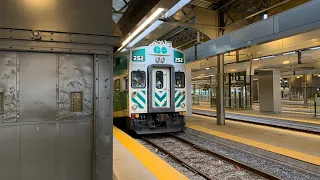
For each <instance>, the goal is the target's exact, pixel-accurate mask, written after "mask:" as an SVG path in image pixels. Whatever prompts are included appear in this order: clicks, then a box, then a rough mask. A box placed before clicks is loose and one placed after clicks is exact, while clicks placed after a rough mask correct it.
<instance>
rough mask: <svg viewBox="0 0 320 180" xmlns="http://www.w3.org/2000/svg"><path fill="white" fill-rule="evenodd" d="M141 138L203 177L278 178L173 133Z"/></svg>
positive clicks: (212, 179) (274, 179) (211, 179)
mask: <svg viewBox="0 0 320 180" xmlns="http://www.w3.org/2000/svg"><path fill="white" fill-rule="evenodd" d="M142 139H143V140H144V141H145V142H147V143H148V144H150V145H152V146H153V147H155V148H157V149H158V150H160V151H162V152H163V153H165V154H167V155H168V156H170V158H172V159H173V160H175V161H176V162H178V163H180V164H181V165H183V166H184V167H186V168H188V169H190V170H191V171H193V172H194V173H196V174H198V175H200V176H202V177H203V178H205V179H209V180H214V179H229V178H231V179H232V178H236V179H246V180H248V179H252V180H253V179H271V180H279V179H280V178H278V177H275V176H273V175H270V174H267V173H265V172H262V171H259V170H257V169H255V168H253V167H250V166H247V165H245V164H243V163H240V162H238V161H235V160H233V159H231V158H229V157H226V156H223V155H220V154H217V153H215V152H213V151H211V150H208V149H205V148H202V147H200V146H198V145H196V144H194V143H192V142H190V141H188V140H186V139H184V138H181V137H178V136H175V135H173V134H167V135H166V136H161V137H150V136H149V137H147V136H144V137H142Z"/></svg>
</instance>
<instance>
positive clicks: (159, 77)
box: [156, 71, 163, 89]
mask: <svg viewBox="0 0 320 180" xmlns="http://www.w3.org/2000/svg"><path fill="white" fill-rule="evenodd" d="M156 87H157V89H162V88H163V72H162V71H157V72H156Z"/></svg>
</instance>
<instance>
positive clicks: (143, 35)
mask: <svg viewBox="0 0 320 180" xmlns="http://www.w3.org/2000/svg"><path fill="white" fill-rule="evenodd" d="M162 23H163V21H159V20H157V21H155V22H154V23H153V24H152V25H151V26H149V27H148V28H147V29H146V30H144V31H143V32H142V33H141V34H139V36H138V37H136V38H135V39H134V40H133V41H131V42H130V43H129V45H128V47H130V48H131V47H133V46H134V45H136V44H137V43H138V42H139V41H141V40H142V39H143V38H145V37H146V36H147V35H148V34H149V33H151V32H152V31H154V30H155V29H157V28H158V27H159V26H160V25H161V24H162Z"/></svg>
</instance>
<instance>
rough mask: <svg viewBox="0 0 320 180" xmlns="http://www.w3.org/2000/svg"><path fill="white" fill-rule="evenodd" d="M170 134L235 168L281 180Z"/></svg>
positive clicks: (271, 179) (273, 179)
mask: <svg viewBox="0 0 320 180" xmlns="http://www.w3.org/2000/svg"><path fill="white" fill-rule="evenodd" d="M169 134H170V135H171V136H172V137H173V138H175V139H177V140H179V141H182V142H184V143H186V144H189V145H190V146H192V147H195V148H196V149H198V150H200V151H202V152H204V153H208V154H210V155H212V156H214V157H217V158H219V159H222V160H224V161H226V162H228V163H230V164H233V165H235V166H237V167H240V168H242V169H244V170H246V171H249V172H251V173H254V174H256V175H258V176H261V177H264V178H266V179H270V180H281V179H280V178H278V177H276V176H273V175H270V174H268V173H265V172H263V171H260V170H258V169H256V168H253V167H251V166H248V165H246V164H244V163H241V162H239V161H236V160H233V159H231V158H229V157H227V156H223V155H221V154H218V153H216V152H213V151H211V150H208V149H206V148H203V147H200V146H198V145H196V144H194V143H192V142H190V141H188V140H186V139H184V138H181V137H179V136H176V135H174V134H171V133H169Z"/></svg>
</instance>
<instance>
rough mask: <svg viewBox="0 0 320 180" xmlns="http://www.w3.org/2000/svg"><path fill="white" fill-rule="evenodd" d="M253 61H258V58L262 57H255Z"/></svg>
mask: <svg viewBox="0 0 320 180" xmlns="http://www.w3.org/2000/svg"><path fill="white" fill-rule="evenodd" d="M252 60H253V61H257V60H260V58H254V59H252Z"/></svg>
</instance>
